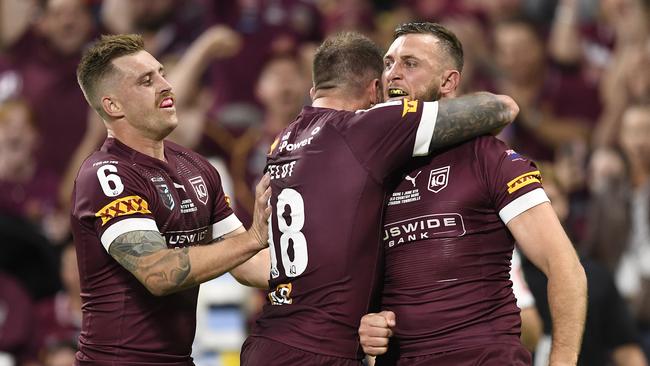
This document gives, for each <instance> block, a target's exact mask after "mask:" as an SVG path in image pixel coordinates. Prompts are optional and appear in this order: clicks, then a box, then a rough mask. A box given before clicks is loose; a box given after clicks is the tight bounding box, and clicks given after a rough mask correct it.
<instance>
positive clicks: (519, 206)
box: [499, 188, 550, 224]
mask: <svg viewBox="0 0 650 366" xmlns="http://www.w3.org/2000/svg"><path fill="white" fill-rule="evenodd" d="M544 202H550V200H549V199H548V196H546V192H544V190H543V189H542V188H536V189H534V190H532V191H530V192H528V193H526V194H524V195H522V196H521V197H518V198H517V199H515V200H514V201H512V202H510V203H508V204H507V205H506V206H505V207H504V208H502V209H501V211H499V217H501V221H503V223H504V224H508V222H510V220H512V219H514V218H515V217H517V216H518V215H519V214H521V213H522V212H524V211H526V210H528V209H531V208H533V207H535V206H537V205H539V204H541V203H544Z"/></svg>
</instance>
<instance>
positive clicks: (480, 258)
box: [382, 136, 548, 357]
mask: <svg viewBox="0 0 650 366" xmlns="http://www.w3.org/2000/svg"><path fill="white" fill-rule="evenodd" d="M405 172H408V173H407V174H402V175H401V177H400V178H401V180H400V181H399V183H398V184H399V185H398V186H397V188H396V189H395V190H394V193H392V195H391V197H390V199H389V202H388V206H387V208H386V215H385V219H384V231H383V242H384V248H385V250H386V258H385V260H386V263H385V274H384V289H383V294H382V309H387V310H392V311H394V312H395V315H396V323H397V325H396V329H395V340H396V341H397V344H398V345H399V351H400V354H401V356H403V357H404V356H407V357H413V356H421V355H427V354H432V353H437V352H444V351H450V350H455V349H461V348H463V347H471V346H476V345H486V344H491V343H513V344H519V332H520V319H519V309H518V308H517V306H516V303H515V297H514V295H513V293H512V283H511V282H510V280H509V271H510V258H511V254H512V250H513V246H514V239H513V237H512V235H511V234H510V232H509V231H508V229H507V227H506V223H507V222H508V221H510V220H511V219H512V218H514V217H516V216H517V215H519V214H520V213H522V212H524V211H526V210H528V209H529V208H531V207H533V206H536V205H538V204H540V203H542V202H545V201H548V198H547V197H546V194H545V193H544V190H543V189H542V188H541V183H540V182H541V177H540V174H539V171H538V170H537V168H536V166H535V164H534V163H533V162H531V161H530V160H528V159H527V158H525V157H523V156H521V155H519V154H518V153H516V152H515V151H513V150H511V149H509V148H508V147H507V146H506V145H505V144H504V143H503V142H501V141H500V140H498V139H496V138H495V137H492V136H483V137H479V138H476V139H474V140H472V141H469V142H466V143H463V144H461V145H458V146H456V147H453V148H450V149H447V150H445V151H442V152H441V153H439V154H436V155H435V156H433V157H426V158H422V159H418V160H417V161H414V162H413V163H412V164H411V165H410V166H409V167H408V168H407V170H406V171H405Z"/></svg>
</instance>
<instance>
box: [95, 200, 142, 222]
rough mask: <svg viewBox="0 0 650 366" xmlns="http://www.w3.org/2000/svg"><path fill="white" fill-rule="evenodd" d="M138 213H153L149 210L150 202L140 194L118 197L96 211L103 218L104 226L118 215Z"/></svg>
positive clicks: (97, 215)
mask: <svg viewBox="0 0 650 366" xmlns="http://www.w3.org/2000/svg"><path fill="white" fill-rule="evenodd" d="M136 213H141V214H147V213H151V211H149V204H148V203H147V201H145V199H144V198H142V197H140V196H128V197H122V198H118V199H116V200H114V201H112V202H111V203H109V204H108V205H106V206H104V207H102V208H101V209H99V211H97V212H96V213H95V216H96V217H100V218H101V219H102V226H103V225H104V224H106V223H107V222H109V221H110V220H112V219H114V218H116V217H118V216H126V215H133V214H136Z"/></svg>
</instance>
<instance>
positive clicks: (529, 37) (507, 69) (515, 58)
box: [494, 23, 545, 83]
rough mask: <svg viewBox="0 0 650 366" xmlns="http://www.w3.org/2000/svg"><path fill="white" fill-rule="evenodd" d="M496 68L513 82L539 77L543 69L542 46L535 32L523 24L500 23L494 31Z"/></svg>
mask: <svg viewBox="0 0 650 366" xmlns="http://www.w3.org/2000/svg"><path fill="white" fill-rule="evenodd" d="M494 41H495V56H496V61H497V64H498V66H499V67H500V69H501V71H502V72H503V73H505V74H506V75H507V76H508V78H510V79H511V80H513V81H515V82H520V83H522V82H526V81H529V80H531V79H534V78H536V77H538V76H539V74H540V72H541V71H542V69H543V67H544V62H545V60H544V46H543V44H542V42H541V40H540V39H539V37H538V36H537V34H536V33H535V31H534V30H533V29H532V28H531V27H529V26H527V25H526V24H524V23H502V24H499V25H497V27H496V28H495V30H494Z"/></svg>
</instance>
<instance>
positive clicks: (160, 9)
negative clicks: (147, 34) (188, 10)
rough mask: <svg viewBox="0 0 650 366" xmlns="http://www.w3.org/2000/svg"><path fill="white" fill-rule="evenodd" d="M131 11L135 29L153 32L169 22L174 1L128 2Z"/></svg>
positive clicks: (144, 0)
mask: <svg viewBox="0 0 650 366" xmlns="http://www.w3.org/2000/svg"><path fill="white" fill-rule="evenodd" d="M129 5H130V6H131V11H132V14H133V19H134V22H135V25H136V28H137V29H143V30H148V31H155V30H158V29H160V28H161V27H163V26H164V25H165V23H166V22H167V21H168V20H169V18H170V16H171V15H172V13H173V10H174V5H175V1H174V0H155V1H151V0H130V4H129Z"/></svg>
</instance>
